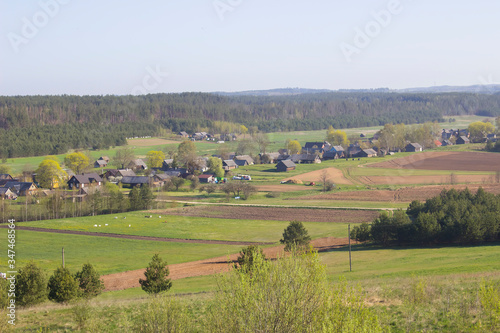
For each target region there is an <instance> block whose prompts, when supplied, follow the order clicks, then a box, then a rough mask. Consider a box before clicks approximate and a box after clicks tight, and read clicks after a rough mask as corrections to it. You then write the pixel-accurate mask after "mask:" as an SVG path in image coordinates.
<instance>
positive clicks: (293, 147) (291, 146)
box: [287, 140, 302, 155]
mask: <svg viewBox="0 0 500 333" xmlns="http://www.w3.org/2000/svg"><path fill="white" fill-rule="evenodd" d="M287 149H288V153H289V154H290V155H293V154H298V153H300V151H301V150H302V146H301V145H300V143H299V142H298V141H297V140H291V141H290V142H288V145H287Z"/></svg>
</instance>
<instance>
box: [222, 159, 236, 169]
mask: <svg viewBox="0 0 500 333" xmlns="http://www.w3.org/2000/svg"><path fill="white" fill-rule="evenodd" d="M237 167H238V164H236V163H235V162H234V161H233V160H223V161H222V168H223V169H224V171H229V170H233V169H236V168H237Z"/></svg>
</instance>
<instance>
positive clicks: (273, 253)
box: [102, 237, 348, 291]
mask: <svg viewBox="0 0 500 333" xmlns="http://www.w3.org/2000/svg"><path fill="white" fill-rule="evenodd" d="M347 243H348V239H347V238H333V237H327V238H320V239H315V240H313V241H311V244H312V245H313V246H314V247H315V248H316V249H317V250H318V251H321V252H322V251H328V250H332V249H335V248H339V247H342V246H345V245H347ZM264 254H265V255H266V257H267V258H276V257H277V256H278V255H283V245H280V246H274V247H270V248H266V249H264ZM237 258H238V254H232V255H230V256H229V257H228V256H223V257H217V258H211V259H206V260H199V261H193V262H187V263H183V264H175V265H169V266H168V268H169V270H170V275H169V278H171V279H172V280H178V279H183V278H187V277H194V276H203V275H212V274H216V273H222V272H227V271H229V270H230V269H232V264H233V263H234V262H235V261H236V260H237ZM144 271H145V270H144V269H138V270H134V271H127V272H121V273H116V274H109V275H104V276H102V280H103V281H104V286H105V288H106V289H105V291H111V290H123V289H128V288H134V287H139V279H140V278H144Z"/></svg>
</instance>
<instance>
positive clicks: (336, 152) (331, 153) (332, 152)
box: [323, 146, 345, 160]
mask: <svg viewBox="0 0 500 333" xmlns="http://www.w3.org/2000/svg"><path fill="white" fill-rule="evenodd" d="M344 157H345V150H344V148H343V147H342V146H330V147H329V149H328V150H326V151H325V152H324V153H323V159H324V160H333V159H338V158H344Z"/></svg>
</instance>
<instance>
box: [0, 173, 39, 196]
mask: <svg viewBox="0 0 500 333" xmlns="http://www.w3.org/2000/svg"><path fill="white" fill-rule="evenodd" d="M37 189H38V187H37V186H36V185H35V183H33V182H21V181H19V180H18V179H14V178H13V177H12V176H11V175H9V174H0V197H1V198H3V199H11V200H15V199H17V197H20V196H26V195H33V194H34V193H36V191H37Z"/></svg>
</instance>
